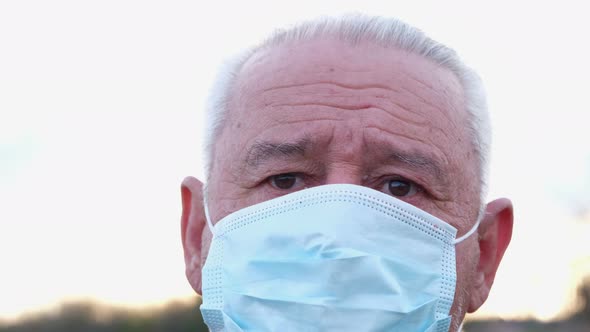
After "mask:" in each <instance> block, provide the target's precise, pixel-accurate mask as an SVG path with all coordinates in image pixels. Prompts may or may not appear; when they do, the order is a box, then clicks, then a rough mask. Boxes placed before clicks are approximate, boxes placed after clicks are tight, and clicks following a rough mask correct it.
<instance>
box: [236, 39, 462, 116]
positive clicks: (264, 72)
mask: <svg viewBox="0 0 590 332" xmlns="http://www.w3.org/2000/svg"><path fill="white" fill-rule="evenodd" d="M321 84H324V86H321ZM329 84H333V85H335V87H338V85H341V86H342V87H344V88H347V87H350V88H353V89H354V88H357V87H358V88H371V87H373V88H383V89H384V90H390V91H394V92H399V93H398V94H397V95H396V96H395V98H396V99H398V100H400V102H402V103H404V102H405V103H404V104H407V106H409V107H413V108H417V109H418V110H423V111H428V112H429V113H430V114H428V115H429V117H431V118H437V117H445V118H447V120H449V121H450V122H452V124H464V123H465V121H466V120H467V113H466V110H465V108H464V99H463V90H462V87H461V84H460V83H459V81H458V79H457V77H456V76H455V75H454V74H453V73H452V72H451V71H450V70H448V69H446V68H443V67H441V66H439V65H437V64H435V63H434V62H432V61H430V60H428V59H426V58H425V57H423V56H420V55H416V54H411V53H408V52H406V51H402V50H399V49H396V48H392V47H388V48H386V47H382V46H380V45H376V44H374V43H364V44H359V45H354V46H353V45H351V44H348V43H346V42H342V41H339V40H333V39H319V40H311V41H293V42H288V43H284V44H281V45H278V46H272V47H267V48H265V49H262V50H259V51H257V52H256V53H255V54H253V55H252V56H251V57H250V58H249V59H248V61H247V62H246V63H245V64H244V65H243V66H242V69H241V71H240V73H239V74H238V79H237V80H236V84H235V85H234V87H235V88H234V89H233V91H232V93H231V96H232V97H231V98H230V99H229V103H228V105H229V109H230V112H231V113H232V114H231V116H244V117H246V118H248V117H249V116H250V114H246V113H247V112H251V111H252V108H254V109H255V110H259V109H261V108H264V107H265V105H264V103H265V102H266V103H267V104H268V103H272V102H273V100H272V98H273V97H275V96H277V95H280V94H281V92H282V91H279V90H280V89H281V88H294V89H289V91H287V89H284V90H285V92H286V93H282V95H280V96H278V98H285V97H292V98H299V97H303V96H304V95H306V94H308V93H318V92H319V93H324V94H329V93H332V95H337V93H333V92H337V91H334V89H333V88H334V86H333V87H330V86H326V85H329ZM298 87H300V88H301V89H297V88H298ZM274 92H277V93H274ZM289 94H291V95H290V96H289ZM361 104H362V103H361ZM420 104H421V105H420ZM428 106H432V107H428ZM360 108H362V107H360ZM430 108H435V110H431V109H430Z"/></svg>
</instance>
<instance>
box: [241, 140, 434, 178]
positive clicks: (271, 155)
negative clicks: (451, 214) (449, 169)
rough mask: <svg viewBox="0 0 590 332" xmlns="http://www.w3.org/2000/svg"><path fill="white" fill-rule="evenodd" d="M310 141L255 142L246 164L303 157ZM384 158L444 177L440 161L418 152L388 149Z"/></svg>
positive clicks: (248, 153)
mask: <svg viewBox="0 0 590 332" xmlns="http://www.w3.org/2000/svg"><path fill="white" fill-rule="evenodd" d="M312 143H313V142H312V141H311V139H309V138H308V137H306V138H303V139H300V140H298V141H295V142H282V143H275V142H256V143H254V144H253V145H252V146H251V147H250V148H249V149H248V152H247V154H246V165H248V166H249V167H252V168H256V167H259V166H260V165H261V164H263V163H265V162H268V161H269V160H272V159H278V158H290V157H291V158H292V157H304V156H305V154H306V153H307V152H308V150H309V148H310V147H311V145H312ZM387 150H389V149H387ZM382 160H383V159H382ZM384 160H387V161H389V162H390V163H393V164H400V165H403V166H404V167H406V168H409V169H414V170H419V171H421V172H422V173H425V174H430V175H432V176H434V177H435V178H436V179H439V180H440V179H443V178H444V176H443V175H444V173H445V172H444V171H443V167H442V165H441V163H440V161H438V160H436V159H433V158H431V157H429V156H426V155H424V154H422V153H419V152H404V151H393V152H391V150H390V151H389V152H387V153H386V154H385V159H384Z"/></svg>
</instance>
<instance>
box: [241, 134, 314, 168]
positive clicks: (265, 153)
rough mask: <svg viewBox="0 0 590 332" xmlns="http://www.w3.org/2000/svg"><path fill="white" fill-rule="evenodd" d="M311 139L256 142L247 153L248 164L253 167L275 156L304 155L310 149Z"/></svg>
mask: <svg viewBox="0 0 590 332" xmlns="http://www.w3.org/2000/svg"><path fill="white" fill-rule="evenodd" d="M310 145H311V141H310V140H309V139H308V138H303V139H301V140H298V141H296V142H293V143H290V142H283V143H274V142H256V143H254V144H253V145H252V146H251V147H250V148H249V149H248V153H247V154H246V164H247V165H248V166H251V167H258V166H259V165H260V164H262V163H264V162H265V161H268V160H269V159H273V158H280V157H293V156H301V157H302V156H304V155H305V153H306V151H307V150H308V149H309V146H310Z"/></svg>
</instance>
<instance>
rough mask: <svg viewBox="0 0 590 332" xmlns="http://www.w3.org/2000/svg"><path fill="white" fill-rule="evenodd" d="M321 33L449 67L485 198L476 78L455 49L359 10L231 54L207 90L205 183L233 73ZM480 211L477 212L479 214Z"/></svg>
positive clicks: (483, 123)
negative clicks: (267, 52) (259, 56)
mask: <svg viewBox="0 0 590 332" xmlns="http://www.w3.org/2000/svg"><path fill="white" fill-rule="evenodd" d="M322 37H332V38H338V39H340V40H342V41H344V42H348V43H350V44H352V45H357V44H359V43H363V42H370V43H375V44H377V45H380V46H383V47H391V48H397V49H401V50H404V51H407V52H409V53H413V54H417V55H421V56H423V57H425V58H426V59H429V60H431V61H433V62H434V63H436V64H438V65H440V66H441V67H444V68H447V69H449V70H451V71H452V72H453V73H454V74H455V75H456V76H457V78H458V80H459V82H460V83H461V86H462V88H463V91H464V96H465V103H466V105H465V107H466V110H467V112H468V116H469V119H468V120H469V121H468V123H469V124H468V128H467V130H468V133H469V135H470V136H471V139H472V142H473V147H474V150H475V151H476V153H477V155H478V157H479V160H478V161H479V171H480V174H479V176H480V184H481V188H480V190H481V192H480V204H484V202H485V198H486V196H487V187H488V186H487V183H488V182H487V181H488V168H489V155H490V145H491V128H490V127H491V126H490V119H489V114H488V109H487V102H486V94H485V90H484V87H483V83H482V82H481V80H480V78H479V76H478V75H477V74H476V73H475V72H474V71H473V70H472V69H471V68H469V67H467V66H466V65H465V64H464V63H463V62H462V61H461V59H460V58H459V56H458V55H457V54H456V53H455V51H454V50H452V49H450V48H448V47H446V46H445V45H442V44H440V43H438V42H436V41H434V40H432V39H430V38H429V37H427V36H426V35H425V34H424V33H423V32H422V31H421V30H419V29H417V28H414V27H412V26H410V25H408V24H406V23H404V22H402V21H400V20H398V19H395V18H384V17H372V16H366V15H360V14H354V15H345V16H341V17H328V18H320V19H316V20H311V21H306V22H302V23H300V24H298V25H296V26H294V27H291V28H289V29H286V30H278V31H276V32H275V33H274V34H273V35H272V36H271V37H270V38H269V39H267V40H266V41H264V42H262V43H261V44H259V45H257V46H255V47H252V48H250V49H248V50H246V51H245V52H243V53H241V54H240V55H239V56H237V57H234V58H233V59H232V60H230V61H228V62H227V63H226V64H225V65H224V66H222V68H221V71H220V72H219V74H218V76H217V79H216V82H215V84H214V86H213V88H212V90H211V93H210V96H209V100H208V105H207V111H206V122H205V123H206V128H205V138H204V143H205V146H204V151H205V175H206V179H207V181H206V182H208V181H209V176H210V174H211V169H212V167H213V158H214V152H215V151H214V147H215V146H214V145H215V139H216V138H217V137H218V136H219V135H220V133H221V130H222V129H223V125H224V122H225V118H226V116H227V114H228V101H229V98H230V95H231V93H232V90H233V85H234V83H235V82H236V79H237V76H238V74H239V72H240V70H241V69H242V66H243V65H244V63H245V62H246V61H247V60H248V59H249V58H250V57H251V56H252V54H254V53H256V52H257V51H259V50H262V49H266V48H270V47H275V46H278V45H281V44H284V43H287V42H292V41H295V42H296V41H308V40H313V39H319V38H322ZM482 212H483V211H480V215H481V214H482Z"/></svg>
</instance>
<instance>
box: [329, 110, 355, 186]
mask: <svg viewBox="0 0 590 332" xmlns="http://www.w3.org/2000/svg"><path fill="white" fill-rule="evenodd" d="M330 145H331V146H330V153H329V157H328V163H327V174H326V184H337V183H348V184H356V185H361V184H362V178H363V151H362V149H363V138H362V128H361V126H360V122H359V121H358V120H356V119H354V118H352V119H349V121H346V122H343V123H342V124H341V126H339V127H338V128H335V135H334V139H333V140H332V142H331V144H330Z"/></svg>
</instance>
